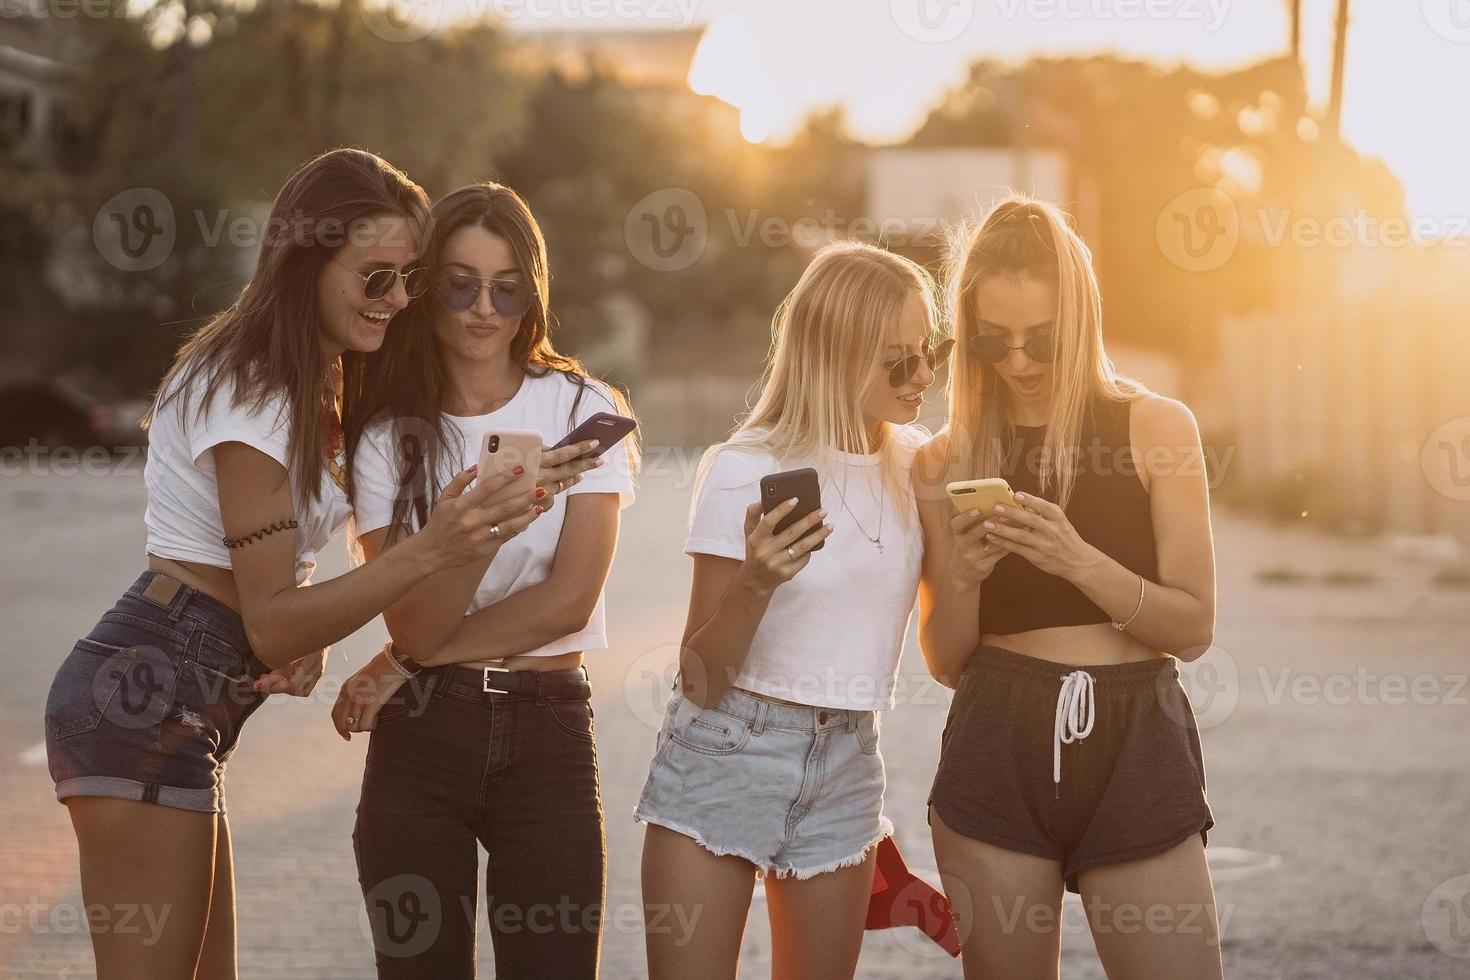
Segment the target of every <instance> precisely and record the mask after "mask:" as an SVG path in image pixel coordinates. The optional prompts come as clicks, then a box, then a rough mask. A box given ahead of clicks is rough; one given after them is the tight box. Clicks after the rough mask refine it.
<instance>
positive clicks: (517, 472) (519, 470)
mask: <svg viewBox="0 0 1470 980" xmlns="http://www.w3.org/2000/svg"><path fill="white" fill-rule="evenodd" d="M512 472H513V473H515V475H516V476H520V475H521V474H522V473H524V472H526V468H525V467H524V466H517V467H516V468H515V469H514V470H512Z"/></svg>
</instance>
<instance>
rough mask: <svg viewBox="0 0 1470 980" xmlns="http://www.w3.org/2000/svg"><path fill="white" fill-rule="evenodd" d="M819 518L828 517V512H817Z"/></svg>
mask: <svg viewBox="0 0 1470 980" xmlns="http://www.w3.org/2000/svg"><path fill="white" fill-rule="evenodd" d="M817 516H818V517H826V516H827V512H826V511H825V510H819V511H817Z"/></svg>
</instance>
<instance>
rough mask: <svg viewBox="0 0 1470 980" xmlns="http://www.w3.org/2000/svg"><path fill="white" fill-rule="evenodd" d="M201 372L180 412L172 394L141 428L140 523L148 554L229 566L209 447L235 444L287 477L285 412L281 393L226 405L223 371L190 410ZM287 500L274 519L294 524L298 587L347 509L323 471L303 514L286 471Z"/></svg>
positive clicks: (230, 391)
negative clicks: (256, 405)
mask: <svg viewBox="0 0 1470 980" xmlns="http://www.w3.org/2000/svg"><path fill="white" fill-rule="evenodd" d="M207 374H208V371H207V370H204V371H201V372H200V373H199V374H198V375H196V376H195V379H194V383H193V385H192V391H191V394H192V396H193V397H192V398H191V399H190V401H189V411H188V413H187V414H185V413H184V412H183V411H182V409H183V400H182V397H180V398H176V399H174V400H173V401H171V402H169V404H168V406H167V407H166V408H164V409H163V411H160V412H158V413H156V415H155V418H154V420H153V425H152V426H151V427H150V428H149V430H148V461H147V463H146V464H145V465H144V467H143V482H144V483H145V484H146V485H147V487H148V509H147V510H146V511H145V512H144V515H143V520H144V523H146V524H147V526H148V554H150V555H157V556H158V557H160V558H177V559H179V560H181V561H192V562H198V563H200V564H201V565H212V566H214V567H216V568H231V567H233V566H232V564H231V562H230V551H229V549H227V548H226V547H225V546H224V542H223V540H221V539H222V538H224V535H225V530H224V525H223V523H222V522H221V520H220V516H219V485H218V484H217V483H216V481H215V473H214V453H212V452H210V450H212V449H213V448H214V447H215V446H218V445H220V444H221V443H226V442H243V443H244V444H245V445H247V446H250V447H252V448H254V449H258V450H260V451H261V452H263V453H265V454H266V455H267V456H269V457H270V458H271V459H273V460H275V461H276V462H278V463H280V464H281V465H282V466H284V467H285V468H286V471H287V473H288V474H289V473H290V472H291V457H290V450H289V441H290V440H289V436H290V432H289V426H290V410H289V406H288V403H287V401H286V396H285V393H284V392H277V393H274V394H272V395H271V396H270V397H268V398H267V399H266V401H265V403H264V405H263V407H262V409H261V411H259V412H251V411H250V404H251V400H250V399H249V398H247V399H246V400H245V402H244V403H243V404H241V405H233V404H232V403H231V399H232V397H233V395H234V391H235V388H234V385H233V384H232V383H231V381H230V378H229V376H228V375H225V376H223V377H221V378H220V381H219V386H218V387H217V388H215V391H214V397H213V398H211V399H210V402H209V405H208V406H207V408H206V411H205V412H204V414H203V415H197V414H196V413H197V412H198V410H199V406H200V402H201V400H202V396H203V392H204V382H205V380H206V376H207ZM177 384H178V382H177V381H176V382H175V383H174V385H175V387H174V388H171V389H170V390H175V389H176V387H177ZM340 453H341V450H340V447H339V449H338V457H337V460H336V462H337V465H338V466H339V467H340V466H341V465H342V464H343V462H344V459H343V457H342V456H341V454H340ZM339 472H341V471H340V469H339ZM291 499H292V507H293V513H292V514H290V515H286V514H282V515H281V519H285V518H286V517H288V516H290V517H294V518H295V519H296V521H297V522H298V526H297V528H296V530H295V532H294V533H295V535H296V584H297V585H300V584H301V583H303V582H305V581H306V580H307V579H309V578H311V575H312V573H313V572H314V571H316V553H317V552H318V551H320V550H321V549H322V548H323V547H324V546H325V545H326V543H327V542H328V541H330V540H331V538H332V536H333V535H334V534H336V533H337V532H338V531H339V530H340V529H341V528H342V526H343V525H344V524H346V523H347V518H348V517H349V516H350V515H351V513H352V508H351V505H350V504H349V503H348V501H347V493H346V491H345V490H344V489H343V488H342V487H339V486H338V485H337V483H336V482H335V481H334V480H333V478H332V476H331V475H330V474H329V473H328V472H327V470H326V469H325V468H323V470H322V489H321V497H320V499H319V500H317V501H314V502H312V503H311V504H310V505H309V506H308V507H307V508H306V512H305V513H300V512H294V508H296V507H297V506H299V505H298V504H297V503H296V501H297V500H298V499H299V495H298V494H297V492H296V482H295V476H294V474H292V478H291Z"/></svg>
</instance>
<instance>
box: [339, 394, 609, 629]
mask: <svg viewBox="0 0 1470 980" xmlns="http://www.w3.org/2000/svg"><path fill="white" fill-rule="evenodd" d="M576 398H577V385H576V383H575V382H573V381H572V380H571V379H570V378H568V377H567V376H566V375H565V374H562V373H561V372H560V371H549V372H548V373H547V374H546V375H545V376H543V377H539V378H537V377H532V376H531V375H527V376H526V377H525V378H524V380H522V381H521V386H520V388H519V389H517V390H516V393H515V395H514V396H512V398H511V400H510V401H508V402H506V403H505V404H504V405H502V406H501V407H500V408H497V409H496V410H495V411H493V412H490V413H488V414H486V415H476V416H461V415H449V414H445V415H444V421H445V423H446V424H447V426H448V427H449V431H448V432H447V433H446V435H447V437H448V438H449V439H450V440H451V443H450V445H451V447H453V446H454V444H455V442H457V443H458V444H459V446H460V448H461V449H462V453H460V454H454V453H445V454H443V455H441V456H440V458H439V476H438V485H439V486H440V487H442V486H444V485H445V484H447V483H448V482H449V481H450V480H451V479H453V478H454V475H455V474H456V473H458V472H459V471H461V470H464V469H468V468H469V467H471V466H473V465H474V464H476V463H478V462H479V461H480V460H479V454H480V441H481V437H482V436H484V434H485V433H486V432H489V431H490V430H492V429H534V430H535V431H537V432H539V433H541V441H542V442H544V443H545V444H546V445H548V446H554V445H556V444H557V443H558V442H560V441H561V440H562V438H563V437H564V436H566V434H567V433H568V432H570V431H571V430H572V429H573V428H574V427H575V425H579V424H581V423H582V422H584V421H586V420H587V419H588V418H590V417H592V416H593V415H596V414H597V413H598V412H612V413H616V412H617V407H616V406H615V404H614V403H613V400H612V396H611V395H610V394H609V393H608V389H607V386H606V385H604V384H603V383H602V382H601V381H598V380H597V379H595V378H589V379H587V387H586V390H585V391H583V392H582V399H581V401H580V402H577V401H576ZM573 403H576V405H577V411H576V417H575V419H573V418H572V415H571V412H572V405H573ZM392 441H393V426H392V423H391V422H390V421H389V420H387V419H379V420H376V421H375V422H372V423H369V425H368V426H367V428H366V429H365V430H364V431H363V437H362V441H361V442H359V443H358V446H357V454H356V456H355V457H354V459H353V462H352V465H353V467H354V469H353V474H352V477H353V484H354V489H355V490H356V493H357V497H356V500H355V501H354V503H355V505H356V511H357V533H358V534H359V535H363V534H367V533H368V532H369V531H375V530H378V529H379V528H385V527H387V526H388V525H389V524H390V523H392V519H393V506H394V502H395V501H396V500H397V499H398V497H399V492H398V462H397V461H398V460H400V459H401V458H402V455H403V454H402V453H400V452H398V451H396V450H395V448H394V447H393V445H392ZM602 458H603V459H604V460H606V462H605V463H604V464H603V465H602V466H600V467H598V468H596V469H591V470H588V471H586V472H585V473H583V474H582V482H580V483H578V484H576V485H574V486H571V487H568V488H567V489H566V491H565V492H564V493H563V494H562V497H563V500H561V501H558V502H557V504H556V506H554V507H552V508H551V509H550V510H549V511H547V512H546V513H544V514H542V515H541V516H540V517H538V518H536V520H534V521H532V522H531V525H530V526H529V527H527V528H526V529H525V530H524V531H522V532H521V533H520V534H517V535H516V536H515V537H513V538H511V539H510V540H509V541H507V542H505V544H503V545H501V546H500V550H499V551H497V552H496V553H495V559H494V560H493V561H492V562H491V563H490V567H489V568H488V569H486V571H485V577H484V578H483V579H481V580H480V584H479V586H478V587H476V589H475V595H474V598H473V599H472V600H470V605H469V608H468V609H467V610H466V612H465V615H466V616H468V615H470V614H472V613H475V612H478V611H479V610H481V609H484V608H486V607H487V606H492V605H494V604H495V603H497V602H500V601H501V600H502V599H504V598H506V597H507V596H509V595H513V594H514V593H516V592H519V591H521V590H522V589H524V588H527V587H528V586H532V585H535V584H537V583H538V582H544V581H546V578H547V576H549V575H550V574H551V566H552V563H553V561H554V560H555V558H556V549H557V545H558V544H559V543H560V542H561V529H562V525H563V523H564V522H565V521H566V511H567V509H566V501H565V498H567V497H571V496H575V495H576V494H582V493H615V494H617V495H618V498H619V509H622V508H623V507H627V506H628V505H629V504H631V503H632V502H633V493H634V486H633V474H632V472H631V468H630V465H629V464H630V457H629V454H628V449H627V442H626V441H624V442H620V443H618V444H617V445H616V446H614V447H612V448H611V449H609V450H607V452H606V453H604V454H603V457H602ZM411 519H412V515H410V520H411ZM606 646H607V629H606V612H605V609H604V597H603V596H602V595H601V594H599V595H598V597H597V606H596V608H595V609H594V610H593V612H592V617H591V618H590V619H589V620H588V621H587V625H586V626H585V627H584V628H583V629H581V630H579V631H578V632H576V633H569V634H567V635H566V636H563V637H560V638H559V639H556V640H553V641H551V642H550V643H548V644H546V645H545V646H542V647H538V648H537V649H535V650H523V651H520V652H521V653H522V654H524V655H526V656H533V657H552V656H556V655H557V654H561V653H568V652H570V651H573V650H600V649H604V648H605V647H606Z"/></svg>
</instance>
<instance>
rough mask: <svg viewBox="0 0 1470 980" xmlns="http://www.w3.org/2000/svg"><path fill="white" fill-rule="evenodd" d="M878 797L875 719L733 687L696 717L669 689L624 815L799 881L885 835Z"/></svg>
mask: <svg viewBox="0 0 1470 980" xmlns="http://www.w3.org/2000/svg"><path fill="white" fill-rule="evenodd" d="M883 788H884V775H883V757H882V756H881V755H879V754H878V713H877V712H876V711H859V710H852V709H844V708H818V707H807V706H798V705H793V704H788V703H785V702H782V701H777V700H773V699H771V698H766V697H763V696H761V695H759V694H754V693H752V692H750V691H746V690H744V689H742V688H738V687H732V688H730V689H729V690H728V691H726V692H725V693H724V695H723V696H721V698H720V700H719V701H718V702H716V703H715V704H713V705H711V706H710V707H708V708H700V707H699V705H697V704H695V703H694V702H693V701H691V700H689V699H688V698H686V697H684V695H683V694H682V693H681V692H680V691H679V689H678V688H677V687H676V688H675V689H674V690H673V692H672V693H671V694H670V696H669V702H668V705H667V706H666V708H665V709H664V720H663V725H662V727H661V728H660V730H659V733H658V748H657V750H656V751H655V752H654V756H653V762H652V763H651V764H650V765H649V771H648V781H647V782H646V783H645V784H644V786H643V796H642V798H641V799H639V801H638V806H637V808H636V809H635V810H634V811H633V817H634V819H636V820H640V821H642V822H644V823H651V824H658V825H659V826H661V827H667V828H668V829H670V830H673V831H677V832H678V833H681V834H684V835H685V836H686V837H691V838H693V839H694V840H696V841H698V842H699V843H700V844H701V845H703V846H704V847H705V848H706V849H707V850H709V851H710V852H712V853H714V854H733V855H736V856H738V857H742V858H745V859H746V860H747V861H749V862H751V863H752V864H754V865H755V866H756V868H757V869H758V870H759V872H760V874H762V875H767V874H774V875H775V876H776V877H778V878H785V877H795V878H810V877H812V876H813V875H818V874H822V873H823V872H827V871H835V870H837V869H838V868H844V867H849V866H851V865H854V864H859V863H861V862H862V860H863V858H864V857H865V856H866V854H867V852H868V849H869V848H871V847H872V846H873V845H874V844H877V843H878V842H879V841H880V840H882V839H883V838H884V837H885V836H887V835H889V834H891V833H893V824H892V822H891V821H890V820H889V819H888V818H887V817H885V816H884V815H883Z"/></svg>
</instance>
